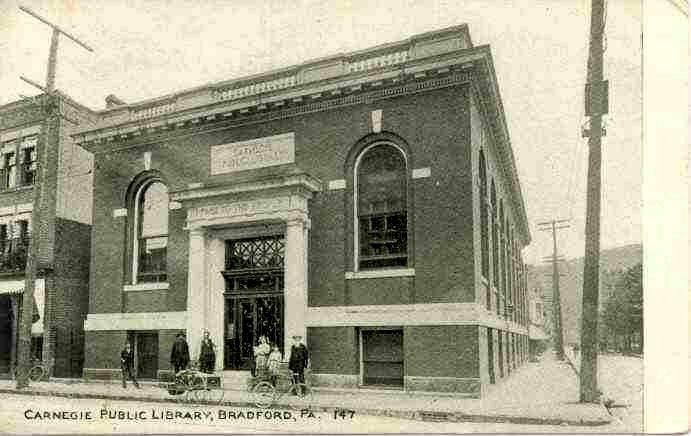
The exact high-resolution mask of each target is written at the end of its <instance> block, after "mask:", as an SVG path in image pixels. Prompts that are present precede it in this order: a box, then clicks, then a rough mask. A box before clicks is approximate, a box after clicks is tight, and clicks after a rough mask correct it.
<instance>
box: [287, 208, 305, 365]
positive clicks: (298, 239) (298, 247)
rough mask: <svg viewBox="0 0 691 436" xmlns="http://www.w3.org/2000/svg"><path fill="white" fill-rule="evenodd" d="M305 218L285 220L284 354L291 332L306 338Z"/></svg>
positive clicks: (288, 344)
mask: <svg viewBox="0 0 691 436" xmlns="http://www.w3.org/2000/svg"><path fill="white" fill-rule="evenodd" d="M308 228H309V220H308V219H290V220H288V221H287V222H286V251H285V300H284V301H285V307H284V313H285V321H284V325H285V331H284V333H283V334H284V356H286V358H287V357H288V355H289V352H290V346H291V345H292V337H293V335H300V336H302V337H303V339H304V340H305V341H306V340H307V338H306V328H305V314H306V310H307V236H308Z"/></svg>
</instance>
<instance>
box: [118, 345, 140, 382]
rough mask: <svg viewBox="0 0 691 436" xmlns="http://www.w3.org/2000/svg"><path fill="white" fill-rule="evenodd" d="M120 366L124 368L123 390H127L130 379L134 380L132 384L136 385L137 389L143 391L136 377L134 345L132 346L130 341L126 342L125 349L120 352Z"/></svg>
mask: <svg viewBox="0 0 691 436" xmlns="http://www.w3.org/2000/svg"><path fill="white" fill-rule="evenodd" d="M120 365H121V368H122V387H123V389H127V379H128V378H129V379H130V380H132V383H134V385H135V386H136V387H137V389H141V386H139V383H138V382H137V378H136V377H135V376H134V369H133V368H134V350H132V345H130V342H129V341H127V342H125V348H123V350H122V351H121V352H120Z"/></svg>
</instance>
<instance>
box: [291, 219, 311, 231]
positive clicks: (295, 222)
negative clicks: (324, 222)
mask: <svg viewBox="0 0 691 436" xmlns="http://www.w3.org/2000/svg"><path fill="white" fill-rule="evenodd" d="M299 226H302V227H303V228H304V229H307V230H309V229H310V227H312V221H311V220H310V219H309V218H307V217H291V218H288V219H286V227H299Z"/></svg>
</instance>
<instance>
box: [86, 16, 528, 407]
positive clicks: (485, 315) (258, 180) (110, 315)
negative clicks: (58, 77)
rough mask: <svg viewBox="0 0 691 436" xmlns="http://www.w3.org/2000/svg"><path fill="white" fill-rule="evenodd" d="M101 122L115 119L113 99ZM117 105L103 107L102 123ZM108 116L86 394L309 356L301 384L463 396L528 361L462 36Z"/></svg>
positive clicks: (483, 96) (481, 87)
mask: <svg viewBox="0 0 691 436" xmlns="http://www.w3.org/2000/svg"><path fill="white" fill-rule="evenodd" d="M111 100H112V99H111ZM111 103H113V102H112V101H111ZM120 103H122V102H119V101H116V102H115V103H114V104H111V105H110V107H109V108H107V109H105V110H104V111H100V112H99V117H100V121H99V122H98V123H97V124H96V125H94V126H91V127H89V128H86V129H83V130H82V131H80V132H79V133H78V134H76V135H75V138H76V140H77V142H78V143H79V144H80V145H81V146H83V147H84V148H85V149H87V150H89V151H90V152H92V153H93V154H94V156H95V159H96V172H95V179H94V193H95V196H94V214H93V229H92V234H93V239H92V244H93V249H92V255H93V256H92V259H91V282H90V300H89V302H90V304H89V314H88V317H87V320H86V322H85V324H84V327H85V330H86V364H85V367H84V377H87V378H113V377H119V371H120V363H119V354H118V350H119V349H120V347H121V346H122V344H123V343H124V342H125V340H130V341H132V342H133V343H134V345H135V351H136V360H137V362H136V367H137V371H138V372H139V376H140V377H141V378H150V379H154V378H156V377H157V376H160V375H161V374H162V373H165V372H170V371H171V366H170V362H169V357H170V352H171V347H172V344H173V340H174V338H175V335H176V334H177V333H178V332H180V331H182V332H185V333H186V335H187V340H188V341H189V343H190V346H191V350H192V354H193V359H195V358H197V357H198V349H199V343H200V337H201V334H202V331H203V329H207V330H209V332H210V334H211V337H212V338H213V340H214V342H215V343H216V344H217V345H218V354H217V362H216V367H217V369H219V370H224V371H225V372H224V377H226V378H230V377H235V376H237V375H238V374H240V375H244V374H247V372H246V371H247V370H248V369H249V367H250V365H251V364H252V347H253V345H255V344H256V341H257V339H258V337H259V336H260V335H265V336H267V337H268V338H269V340H270V341H272V342H274V343H276V344H278V345H279V346H280V347H281V348H282V349H283V350H284V351H286V353H287V352H288V351H289V349H290V343H291V337H292V336H293V335H296V334H297V335H301V336H303V337H306V342H307V345H308V347H309V349H310V356H311V363H312V365H311V368H312V378H313V382H314V383H316V384H318V385H329V386H340V387H351V388H357V387H360V386H361V387H377V386H389V387H396V388H400V389H405V390H408V391H453V392H462V393H466V394H468V395H470V396H479V395H481V392H482V390H483V389H485V388H486V387H487V386H488V385H490V384H492V383H498V382H499V381H500V380H502V379H504V378H506V377H507V376H508V375H509V374H510V373H511V372H512V371H513V370H514V369H515V368H516V367H518V366H519V365H520V364H521V363H522V362H525V360H526V359H527V355H528V326H529V316H528V310H529V307H528V302H527V288H526V270H525V266H524V264H523V262H522V259H521V250H522V248H523V247H524V246H525V245H527V244H528V243H529V241H530V234H529V230H528V224H527V219H526V215H525V208H524V204H523V199H522V195H521V189H520V185H519V181H518V176H517V171H516V167H515V162H514V158H513V152H512V149H511V144H510V141H509V135H508V130H507V125H506V121H505V118H504V113H503V107H502V102H501V98H500V95H499V87H498V83H497V78H496V76H495V72H494V67H493V63H492V56H491V54H490V50H489V47H488V46H478V47H476V46H473V44H472V42H471V39H470V35H469V33H468V28H467V26H459V27H454V28H450V29H444V30H440V31H436V32H431V33H426V34H422V35H417V36H414V37H412V38H410V39H407V40H404V41H400V42H396V43H391V44H386V45H382V46H378V47H374V48H371V49H368V50H364V51H359V52H355V53H350V54H346V55H338V56H333V57H329V58H324V59H320V60H316V61H311V62H306V63H303V64H301V65H298V66H294V67H289V68H285V69H282V70H278V71H271V72H268V73H264V74H258V75H255V76H252V77H245V78H241V79H237V80H232V81H227V82H221V83H215V84H211V85H208V86H202V87H199V88H194V89H190V90H186V91H182V92H179V93H176V94H171V95H167V96H163V97H160V98H156V99H153V100H148V101H143V102H139V103H133V104H120Z"/></svg>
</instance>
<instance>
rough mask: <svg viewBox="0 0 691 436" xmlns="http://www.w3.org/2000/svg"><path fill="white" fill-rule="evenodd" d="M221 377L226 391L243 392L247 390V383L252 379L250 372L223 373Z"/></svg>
mask: <svg viewBox="0 0 691 436" xmlns="http://www.w3.org/2000/svg"><path fill="white" fill-rule="evenodd" d="M220 375H221V380H222V386H223V388H224V389H229V390H241V391H244V390H246V389H247V383H248V381H249V379H250V378H251V377H252V374H251V373H250V371H222V372H221V374H220Z"/></svg>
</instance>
